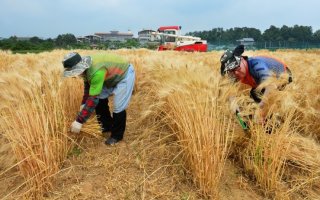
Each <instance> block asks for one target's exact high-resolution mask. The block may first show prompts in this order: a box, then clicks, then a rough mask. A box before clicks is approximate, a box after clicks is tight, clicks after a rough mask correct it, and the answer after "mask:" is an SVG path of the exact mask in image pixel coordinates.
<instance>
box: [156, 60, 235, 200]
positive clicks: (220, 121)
mask: <svg viewBox="0 0 320 200" xmlns="http://www.w3.org/2000/svg"><path fill="white" fill-rule="evenodd" d="M175 68H176V69H175ZM195 69H196V68H195V67H194V66H188V67H187V68H186V67H177V66H174V65H171V69H170V74H169V72H168V70H167V69H166V67H165V66H159V67H158V68H156V67H155V68H154V69H153V70H154V71H155V73H153V74H152V75H153V77H152V80H159V79H161V80H162V81H161V84H158V83H159V82H156V81H155V84H156V88H155V89H156V91H157V96H158V98H159V100H158V102H162V103H161V105H162V109H161V112H162V113H164V116H165V117H164V118H163V120H165V121H164V122H165V124H167V125H169V126H170V127H171V129H172V131H173V133H174V134H175V135H176V137H177V139H178V142H179V143H180V145H181V148H182V150H183V151H182V155H183V158H184V160H185V166H186V168H187V169H188V170H190V172H191V174H192V177H193V181H194V183H195V184H196V185H197V186H198V187H199V188H200V190H201V193H202V194H203V195H205V196H207V197H210V198H219V184H220V178H221V176H222V171H223V169H224V164H225V160H226V158H227V156H228V153H229V148H230V138H231V135H232V132H233V127H232V124H231V123H230V118H231V117H230V116H228V115H226V114H224V111H223V110H225V107H224V103H223V101H224V100H225V96H224V94H219V92H221V91H219V89H218V87H219V79H210V77H208V79H209V80H208V79H205V78H203V77H204V76H193V70H195ZM197 72H198V73H203V74H207V73H208V72H207V69H205V68H204V69H201V70H199V69H197ZM160 74H161V77H159V76H160ZM187 80H188V81H187ZM164 83H165V84H164ZM217 97H220V98H217Z"/></svg>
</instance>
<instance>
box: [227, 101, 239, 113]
mask: <svg viewBox="0 0 320 200" xmlns="http://www.w3.org/2000/svg"><path fill="white" fill-rule="evenodd" d="M229 103H230V110H231V112H233V113H237V112H240V108H239V106H238V104H237V102H236V99H235V98H234V97H230V98H229Z"/></svg>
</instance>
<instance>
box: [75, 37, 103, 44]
mask: <svg viewBox="0 0 320 200" xmlns="http://www.w3.org/2000/svg"><path fill="white" fill-rule="evenodd" d="M101 40H102V38H101V37H100V36H98V35H86V36H83V37H82V36H81V37H77V41H78V42H82V43H99V42H100V41H101Z"/></svg>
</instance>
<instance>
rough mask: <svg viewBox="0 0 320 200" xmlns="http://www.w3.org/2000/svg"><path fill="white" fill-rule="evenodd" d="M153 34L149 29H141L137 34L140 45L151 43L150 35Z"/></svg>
mask: <svg viewBox="0 0 320 200" xmlns="http://www.w3.org/2000/svg"><path fill="white" fill-rule="evenodd" d="M152 32H155V31H154V30H151V29H143V30H142V31H139V32H138V40H139V42H140V43H142V44H144V43H147V42H150V41H151V33H152Z"/></svg>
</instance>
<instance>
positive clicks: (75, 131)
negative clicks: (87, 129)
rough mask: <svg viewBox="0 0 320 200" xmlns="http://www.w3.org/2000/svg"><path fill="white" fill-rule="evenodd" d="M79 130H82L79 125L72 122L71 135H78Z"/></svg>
mask: <svg viewBox="0 0 320 200" xmlns="http://www.w3.org/2000/svg"><path fill="white" fill-rule="evenodd" d="M81 128H82V124H81V123H79V122H77V121H74V122H72V124H71V132H72V133H80V130H81Z"/></svg>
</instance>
